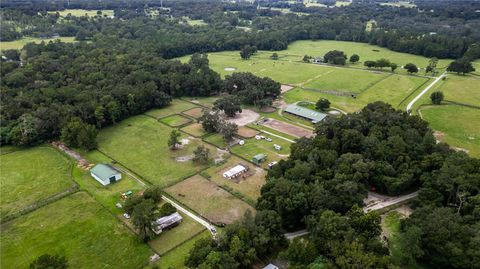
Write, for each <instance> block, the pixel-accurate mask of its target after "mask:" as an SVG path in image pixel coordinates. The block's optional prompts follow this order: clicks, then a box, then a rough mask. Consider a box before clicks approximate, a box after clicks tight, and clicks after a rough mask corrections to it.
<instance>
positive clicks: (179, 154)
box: [97, 115, 216, 187]
mask: <svg viewBox="0 0 480 269" xmlns="http://www.w3.org/2000/svg"><path fill="white" fill-rule="evenodd" d="M172 130H173V129H172V128H170V127H168V126H165V125H164V124H162V123H159V122H157V120H155V119H153V118H150V117H147V116H143V115H140V116H135V117H130V118H128V119H126V120H124V121H122V122H120V123H118V124H116V125H115V126H111V127H108V128H104V129H102V131H100V133H99V135H98V137H97V141H98V145H99V150H100V151H101V152H104V153H106V155H108V156H109V157H111V158H113V159H114V160H116V161H118V162H120V164H122V165H124V166H125V167H126V168H128V169H130V170H132V171H133V172H135V173H137V174H138V175H140V176H142V177H144V178H145V179H147V180H148V181H150V182H151V183H153V184H155V185H157V186H160V187H165V186H167V185H169V184H171V183H174V182H176V181H178V180H180V179H182V178H184V177H187V176H189V175H193V174H195V173H196V172H199V171H200V170H201V169H203V168H205V165H196V164H193V162H192V161H190V160H185V161H181V160H177V158H184V159H188V158H189V157H191V156H192V154H193V151H194V150H195V149H196V148H197V146H198V145H200V144H203V143H202V142H201V141H200V140H199V139H194V138H193V137H191V138H190V139H189V140H188V144H186V145H183V146H182V148H180V149H177V150H170V148H169V147H168V144H167V142H168V139H169V137H170V132H171V131H172ZM185 138H186V137H185V136H183V137H182V138H181V139H185ZM208 147H209V148H210V152H211V153H212V154H213V153H214V152H216V150H215V149H214V148H213V147H211V146H208Z"/></svg>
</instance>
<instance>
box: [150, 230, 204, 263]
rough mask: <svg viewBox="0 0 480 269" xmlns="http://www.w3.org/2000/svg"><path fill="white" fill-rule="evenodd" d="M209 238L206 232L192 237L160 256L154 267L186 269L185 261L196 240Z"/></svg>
mask: <svg viewBox="0 0 480 269" xmlns="http://www.w3.org/2000/svg"><path fill="white" fill-rule="evenodd" d="M210 236H211V235H210V232H208V231H207V230H205V231H203V232H202V233H200V234H198V235H196V236H194V237H193V238H191V239H190V240H188V241H186V242H185V243H183V244H181V245H180V246H178V247H176V248H175V249H173V250H171V251H169V252H167V253H165V254H164V255H162V256H161V258H160V260H159V261H158V262H156V263H155V265H157V266H160V268H177V269H183V268H187V267H186V266H185V265H184V263H185V259H186V258H187V256H188V253H189V252H190V250H191V249H192V248H193V246H194V245H195V242H197V240H199V239H202V238H207V237H210ZM147 268H149V269H153V267H151V266H149V267H146V268H145V269H147Z"/></svg>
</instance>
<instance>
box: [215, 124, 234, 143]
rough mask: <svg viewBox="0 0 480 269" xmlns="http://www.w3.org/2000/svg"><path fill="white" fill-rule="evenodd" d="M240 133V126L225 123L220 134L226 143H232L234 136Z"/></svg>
mask: <svg viewBox="0 0 480 269" xmlns="http://www.w3.org/2000/svg"><path fill="white" fill-rule="evenodd" d="M237 131H238V126H237V125H236V124H235V123H232V122H225V123H224V124H222V125H221V126H220V129H219V133H221V134H222V136H223V139H225V141H227V142H228V141H231V140H232V139H233V136H235V134H237Z"/></svg>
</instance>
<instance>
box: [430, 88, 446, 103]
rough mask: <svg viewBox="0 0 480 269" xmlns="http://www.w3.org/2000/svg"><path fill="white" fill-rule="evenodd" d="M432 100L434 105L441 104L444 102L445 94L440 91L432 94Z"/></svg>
mask: <svg viewBox="0 0 480 269" xmlns="http://www.w3.org/2000/svg"><path fill="white" fill-rule="evenodd" d="M430 99H431V100H432V104H434V105H439V104H441V103H442V101H443V92H440V91H435V92H432V94H431V95H430Z"/></svg>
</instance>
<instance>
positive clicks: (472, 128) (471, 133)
mask: <svg viewBox="0 0 480 269" xmlns="http://www.w3.org/2000/svg"><path fill="white" fill-rule="evenodd" d="M419 113H421V115H422V117H423V119H425V120H426V121H427V122H428V123H429V124H430V127H431V128H432V129H434V130H436V131H440V132H442V133H444V137H443V139H442V141H443V142H446V143H448V144H449V145H450V146H453V147H459V148H463V149H466V150H468V151H469V153H470V155H471V156H474V157H480V132H479V130H480V129H479V126H480V109H475V108H469V107H465V106H458V105H438V106H434V105H428V106H422V107H421V108H420V110H419Z"/></svg>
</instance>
